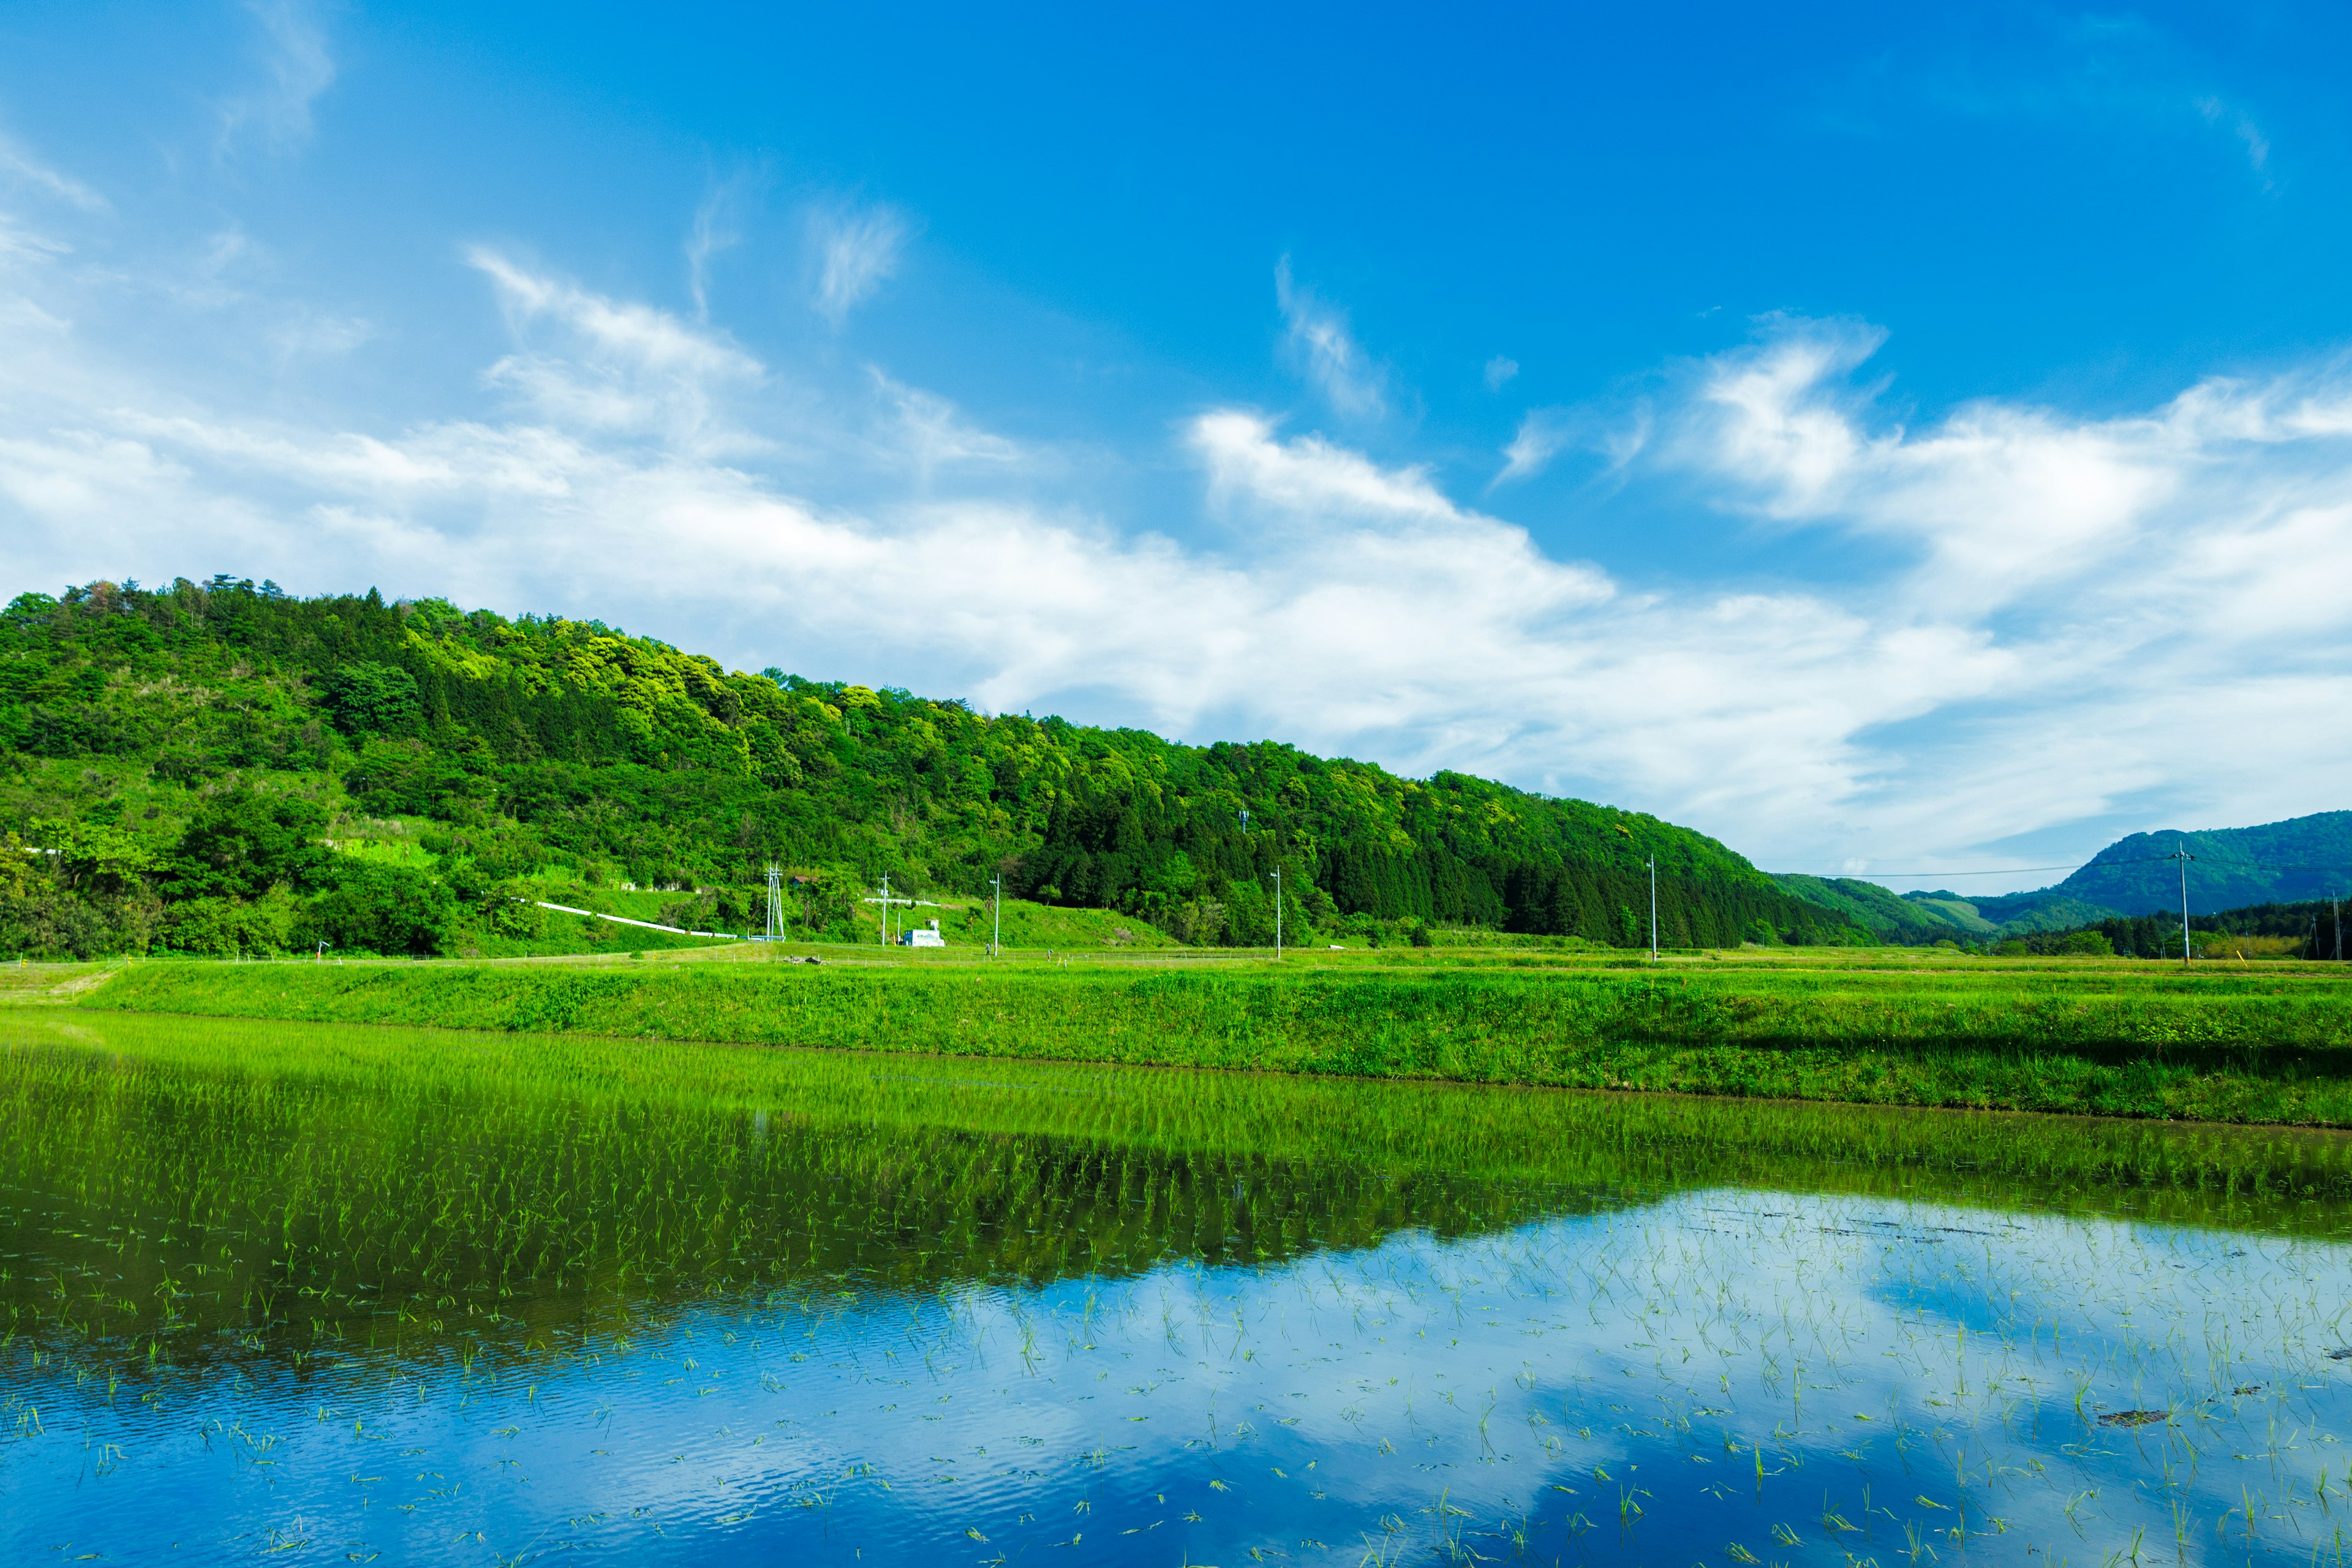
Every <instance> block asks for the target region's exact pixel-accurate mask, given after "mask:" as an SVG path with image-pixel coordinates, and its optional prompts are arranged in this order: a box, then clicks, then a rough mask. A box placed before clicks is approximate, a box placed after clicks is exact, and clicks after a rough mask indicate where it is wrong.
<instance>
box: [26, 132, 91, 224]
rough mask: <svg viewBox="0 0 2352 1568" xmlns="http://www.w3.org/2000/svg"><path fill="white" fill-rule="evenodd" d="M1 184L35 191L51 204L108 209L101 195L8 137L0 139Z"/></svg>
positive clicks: (83, 208)
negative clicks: (51, 202)
mask: <svg viewBox="0 0 2352 1568" xmlns="http://www.w3.org/2000/svg"><path fill="white" fill-rule="evenodd" d="M0 182H5V184H9V185H13V186H15V187H16V188H18V189H24V190H32V191H36V192H37V193H39V194H40V195H44V196H47V197H48V198H49V199H50V200H52V201H59V202H63V203H65V204H66V205H68V206H70V207H75V208H78V209H79V210H80V211H82V212H86V213H100V212H104V211H106V210H107V202H106V198H105V197H104V196H101V195H99V194H98V193H97V192H96V191H94V190H91V189H90V188H89V186H88V185H85V184H82V183H81V182H80V181H79V180H77V179H74V178H72V177H70V176H69V175H67V174H60V173H58V171H57V170H56V169H54V168H52V167H51V166H50V165H48V164H47V163H43V162H42V161H41V160H40V159H38V158H37V157H35V156H34V155H33V154H32V153H31V152H29V151H28V150H27V149H26V148H25V147H24V146H23V145H22V144H20V143H19V142H16V141H14V140H12V139H11V138H9V137H7V136H0Z"/></svg>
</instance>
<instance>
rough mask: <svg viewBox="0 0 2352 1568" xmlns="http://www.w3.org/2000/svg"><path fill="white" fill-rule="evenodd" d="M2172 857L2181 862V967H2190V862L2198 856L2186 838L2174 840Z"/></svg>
mask: <svg viewBox="0 0 2352 1568" xmlns="http://www.w3.org/2000/svg"><path fill="white" fill-rule="evenodd" d="M2172 858H2173V859H2175V860H2178V861H2179V862H2180V967H2181V968H2183V969H2186V968H2188V967H2189V862H2190V861H2191V860H2194V859H2196V858H2197V857H2196V856H2194V855H2191V854H2190V853H2189V844H2188V841H2187V840H2185V839H2179V838H2176V839H2174V840H2173V841H2172Z"/></svg>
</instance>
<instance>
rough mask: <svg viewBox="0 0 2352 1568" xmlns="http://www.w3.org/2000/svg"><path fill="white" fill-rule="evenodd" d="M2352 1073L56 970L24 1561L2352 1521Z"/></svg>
mask: <svg viewBox="0 0 2352 1568" xmlns="http://www.w3.org/2000/svg"><path fill="white" fill-rule="evenodd" d="M2347 1220H2352V1161H2347V1156H2346V1151H2345V1149H2344V1146H2343V1145H2342V1143H2341V1142H2339V1141H2338V1140H2337V1139H2336V1137H2334V1136H2333V1135H2321V1134H2310V1135H2289V1134H2282V1133H2278V1132H2274V1131H2273V1132H2259V1131H2258V1132H2241V1133H2230V1132H2223V1131H2215V1130H2210V1129H2209V1130H2193V1129H2189V1130H2184V1129H2166V1128H2157V1127H2145V1126H2141V1127H2133V1126H2115V1125H2099V1124H2092V1123H2086V1122H2078V1121H2045V1120H2035V1119H2029V1118H2021V1117H1994V1116H1984V1117H1977V1116H1943V1115H1920V1114H1911V1115H1907V1116H1906V1115H1902V1114H1890V1113H1885V1112H1865V1111H1861V1110H1842V1109H1835V1108H1808V1107H1769V1106H1758V1105H1737V1104H1720V1103H1717V1104H1707V1103H1696V1102H1687V1101H1685V1102H1671V1101H1660V1100H1641V1099H1636V1098H1633V1097H1626V1098H1617V1099H1610V1098H1601V1097H1592V1096H1573V1095H1561V1094H1544V1093H1525V1092H1517V1091H1509V1090H1479V1089H1461V1088H1446V1087H1437V1086H1428V1087H1422V1086H1413V1085H1398V1084H1380V1085H1357V1084H1345V1083H1311V1082H1301V1081H1299V1080H1295V1079H1256V1078H1251V1077H1246V1076H1227V1077H1214V1076H1209V1075H1198V1074H1185V1073H1171V1072H1162V1071H1111V1070H1104V1069H1100V1068H1086V1069H1083V1070H1080V1069H1069V1068H1045V1067H1027V1066H1017V1065H1008V1064H1004V1063H959V1062H954V1061H943V1060H939V1059H935V1058H919V1057H901V1056H891V1055H883V1054H875V1055H860V1056H839V1055H816V1054H803V1053H793V1052H780V1051H756V1050H735V1049H723V1048H716V1047H675V1046H660V1045H653V1044H643V1045H633V1044H628V1043H622V1042H594V1041H565V1040H550V1039H526V1038H511V1037H498V1038H491V1037H471V1036H462V1035H447V1034H445V1035H433V1034H424V1033H416V1032H403V1031H395V1030H378V1029H331V1028H294V1027H289V1026H277V1025H268V1026H263V1025H224V1024H220V1023H217V1022H203V1023H198V1022H194V1021H179V1020H172V1019H109V1018H104V1017H97V1018H93V1017H90V1016H85V1015H77V1016H73V1017H71V1018H60V1017H58V1016H53V1015H36V1014H32V1013H29V1012H27V1013H22V1014H15V1015H10V1014H0V1561H5V1562H8V1563H48V1562H69V1561H78V1560H85V1559H87V1560H94V1561H113V1562H142V1563H144V1562H165V1561H188V1562H197V1563H220V1562H246V1561H251V1560H254V1559H257V1558H261V1557H264V1556H268V1557H270V1558H273V1559H275V1560H280V1561H289V1560H290V1561H294V1562H319V1563H341V1562H347V1561H383V1562H385V1563H453V1564H484V1565H488V1564H496V1563H523V1562H531V1561H537V1560H541V1559H546V1560H562V1558H563V1556H564V1555H565V1554H570V1553H589V1554H593V1555H595V1556H598V1557H601V1558H604V1559H606V1560H610V1561H618V1562H629V1563H640V1562H644V1563H659V1562H709V1561H734V1560H745V1561H754V1560H756V1561H775V1562H791V1563H876V1564H890V1563H922V1564H925V1565H927V1568H931V1565H940V1564H949V1563H1040V1564H1050V1565H1061V1564H1079V1563H1169V1564H1177V1563H1193V1564H1200V1563H1208V1564H1218V1565H1222V1568H1233V1565H1235V1564H1239V1563H1267V1562H1285V1563H1345V1564H1351V1565H1353V1564H1363V1563H1381V1564H1388V1563H1453V1562H1459V1563H1469V1562H1482V1561H1486V1562H1503V1563H1509V1562H1520V1561H1527V1562H1538V1563H1555V1562H1558V1563H1584V1562H1593V1563H1841V1564H1842V1563H1861V1562H1875V1563H1883V1564H1891V1563H1962V1562H1969V1561H1985V1562H1999V1563H2026V1562H2036V1563H2039V1562H2048V1563H2053V1564H2055V1563H2121V1562H2138V1563H2155V1562H2167V1563H2170V1562H2194V1563H2223V1562H2227V1563H2239V1562H2249V1563H2272V1562H2278V1563H2308V1562H2328V1563H2334V1562H2337V1561H2339V1560H2340V1556H2339V1552H2340V1549H2341V1547H2342V1545H2343V1543H2344V1530H2343V1527H2344V1525H2345V1524H2346V1522H2347V1520H2352V1444H2347V1441H2346V1438H2347V1436H2352V1292H2348V1291H2347V1288H2352V1231H2347V1228H2346V1226H2347Z"/></svg>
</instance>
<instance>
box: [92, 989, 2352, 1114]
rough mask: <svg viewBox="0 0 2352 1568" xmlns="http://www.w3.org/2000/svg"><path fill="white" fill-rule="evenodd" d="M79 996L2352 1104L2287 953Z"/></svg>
mask: <svg viewBox="0 0 2352 1568" xmlns="http://www.w3.org/2000/svg"><path fill="white" fill-rule="evenodd" d="M84 1005H88V1006H95V1007H101V1008H110V1009H116V1010H121V1011H130V1012H143V1013H183V1014H196V1015H205V1016H220V1017H247V1018H279V1019H289V1020H305V1021H311V1022H319V1023H363V1024H405V1025H433V1026H449V1027H458V1028H474V1029H488V1030H505V1031H529V1032H538V1033H575V1034H587V1035H601V1036H608V1037H625V1038H627V1037H635V1038H659V1039H665V1040H709V1041H715V1042H735V1043H747V1044H773V1045H792V1046H805V1047H835V1048H849V1049H858V1050H900V1051H930V1052H939V1053H943V1054H949V1055H958V1056H980V1057H1015V1058H1035V1059H1042V1060H1057V1061H1113V1062H1130V1063H1150V1064H1157V1065H1163V1066H1181V1067H1214V1068H1262V1069H1269V1070H1276V1071H1284V1072H1304V1073H1324V1074H1341V1075H1348V1076H1353V1077H1361V1078H1375V1079H1377V1078H1412V1079H1450V1080H1455V1081H1461V1082H1475V1083H1520V1084H1538V1085H1555V1086H1562V1087H1576V1088H1587V1089H1653V1090H1675V1091H1681V1092H1685V1093H1697V1094H1717V1095H1746V1096H1766V1097H1774V1098H1787V1099H1801V1100H1846V1101H1854V1102H1859V1103H1865V1104H1894V1105H1941V1106H1973V1107H1979V1108H1988V1109H2011V1110H2053V1111H2074V1112H2084V1113H2090V1114H2095V1115H2106V1116H2140V1117H2162V1118H2181V1119H2192V1120H2200V1121H2257V1122H2283V1123H2296V1124H2307V1125H2327V1126H2352V984H2342V983H2339V982H2338V981H2337V980H2336V978H2334V977H2327V978H2317V977H2313V978H2301V979H2298V980H2296V981H2294V982H2293V983H2284V984H2283V983H2280V982H2279V980H2278V979H2277V978H2276V977H2275V976H2273V975H2271V974H2267V973H2255V974H2236V975H2231V974H2223V975H2212V976H2155V975H2145V974H2139V973H2133V974H2130V975H2128V976H2126V975H2122V974H2120V973H2114V972H2106V973H2095V974H2086V975H2083V976H2080V977H2079V978H2077V977H2072V976H2054V975H2050V974H2046V973H2034V972H2025V973H2017V972H1994V973H1984V974H1965V973H1935V974H1922V973H1899V972H1898V973H1867V972H1855V971H1850V970H1812V971H1807V970H1797V971H1790V972H1783V973H1757V972H1753V971H1750V972H1745V973H1720V974H1717V973H1706V972H1705V971H1698V972H1691V973H1673V972H1628V971H1622V970H1586V971H1582V972H1574V973H1559V972H1554V973H1519V972H1509V971H1481V972H1475V973H1465V972H1453V973H1448V972H1444V971H1436V972H1431V973H1412V972H1402V973H1400V972H1393V971H1390V972H1373V973H1348V972H1346V971H1339V970H1324V971H1317V970H1311V969H1307V970H1301V971H1299V972H1293V973H1276V972H1273V971H1270V970H1265V969H1257V970H1223V971H1219V972H1213V973H1178V972H1167V971H1158V972H1150V973H1139V972H1137V971H1133V970H1126V971H1121V970H1078V969H1072V970H1050V969H1045V970H1041V969H1034V968H1010V967H1008V968H1004V969H994V968H991V967H986V966H981V965H969V966H958V967H956V968H952V969H927V968H922V967H914V966H909V967H905V968H882V967H877V968H870V969H860V970H852V971H840V970H820V969H814V968H803V967H801V966H797V965H795V966H791V967H786V966H782V965H767V964H758V965H735V964H725V965H713V964H695V965H677V966H671V965H663V966H659V967H648V968H645V969H638V968H635V967H629V968H619V967H610V966H607V967H586V966H575V965H548V966H543V967H542V966H530V967H527V968H523V967H513V966H483V967H473V966H464V965H442V964H431V965H415V966H409V965H372V964H350V965H342V966H335V965H326V966H320V967H306V966H303V965H299V964H277V965H249V966H245V967H237V966H222V965H205V964H173V963H156V964H148V965H142V966H140V967H138V968H136V969H134V970H132V971H131V972H130V973H124V974H121V975H120V976H118V977H116V978H115V979H113V980H111V981H110V982H109V983H108V984H105V985H104V986H103V987H101V988H100V989H99V990H98V991H96V992H94V993H93V994H91V995H90V996H89V999H88V1000H87V1001H86V1002H85V1003H84Z"/></svg>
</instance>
